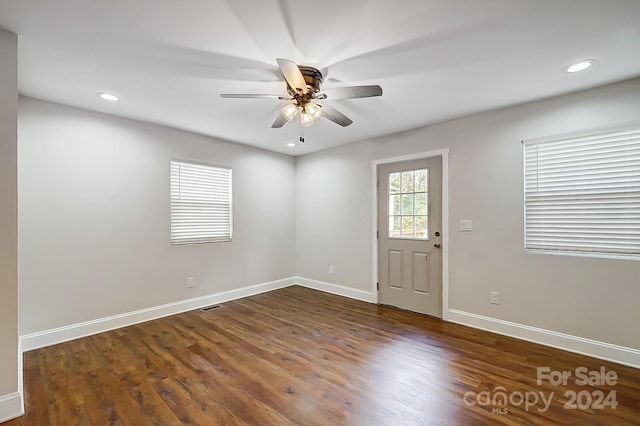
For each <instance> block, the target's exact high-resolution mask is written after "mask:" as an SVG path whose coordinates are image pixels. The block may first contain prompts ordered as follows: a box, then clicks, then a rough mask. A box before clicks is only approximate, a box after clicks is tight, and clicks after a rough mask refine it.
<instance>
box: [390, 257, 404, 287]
mask: <svg viewBox="0 0 640 426" xmlns="http://www.w3.org/2000/svg"><path fill="white" fill-rule="evenodd" d="M403 286H404V252H402V251H399V250H389V287H395V288H399V289H400V290H402V287H403Z"/></svg>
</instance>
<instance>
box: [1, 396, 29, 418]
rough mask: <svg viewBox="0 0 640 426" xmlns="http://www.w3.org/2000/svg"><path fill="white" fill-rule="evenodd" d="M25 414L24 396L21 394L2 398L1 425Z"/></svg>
mask: <svg viewBox="0 0 640 426" xmlns="http://www.w3.org/2000/svg"><path fill="white" fill-rule="evenodd" d="M23 414H24V408H23V405H22V395H21V394H20V393H19V392H14V393H10V394H8V395H4V396H0V423H2V422H6V421H9V420H11V419H15V418H16V417H20V416H22V415H23Z"/></svg>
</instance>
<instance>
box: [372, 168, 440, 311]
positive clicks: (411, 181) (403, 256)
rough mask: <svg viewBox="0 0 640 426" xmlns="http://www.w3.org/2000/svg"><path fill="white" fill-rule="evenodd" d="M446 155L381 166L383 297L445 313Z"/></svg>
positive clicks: (399, 304)
mask: <svg viewBox="0 0 640 426" xmlns="http://www.w3.org/2000/svg"><path fill="white" fill-rule="evenodd" d="M441 206H442V159H441V157H433V158H426V159H421V160H412V161H405V162H399V163H392V164H383V165H379V166H378V280H379V288H380V290H379V291H380V292H379V301H380V303H382V304H386V305H392V306H397V307H399V308H402V309H408V310H411V311H415V312H420V313H424V314H428V315H433V316H438V317H442V252H441V248H440V245H441V235H442V218H441V212H442V207H441Z"/></svg>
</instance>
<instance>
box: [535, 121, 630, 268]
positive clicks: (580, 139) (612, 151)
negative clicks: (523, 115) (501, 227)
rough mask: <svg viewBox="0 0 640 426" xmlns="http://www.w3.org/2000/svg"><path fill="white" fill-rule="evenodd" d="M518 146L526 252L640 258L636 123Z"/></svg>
mask: <svg viewBox="0 0 640 426" xmlns="http://www.w3.org/2000/svg"><path fill="white" fill-rule="evenodd" d="M523 143H524V185H525V188H524V195H525V247H526V248H527V249H532V250H544V251H549V252H565V253H566V252H570V253H582V254H595V255H631V256H638V255H640V122H634V123H628V124H625V125H618V126H609V127H606V128H600V129H595V130H591V131H588V132H581V133H575V134H571V135H562V136H556V137H550V138H543V139H536V140H530V141H524V142H523Z"/></svg>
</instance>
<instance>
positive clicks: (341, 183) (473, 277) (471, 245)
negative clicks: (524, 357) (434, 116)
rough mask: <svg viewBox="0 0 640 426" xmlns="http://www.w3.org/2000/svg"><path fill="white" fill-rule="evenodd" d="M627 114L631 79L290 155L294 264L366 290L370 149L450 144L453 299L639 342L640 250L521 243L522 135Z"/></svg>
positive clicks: (394, 151)
mask: <svg viewBox="0 0 640 426" xmlns="http://www.w3.org/2000/svg"><path fill="white" fill-rule="evenodd" d="M634 119H640V79H636V80H631V81H627V82H623V83H618V84H614V85H610V86H606V87H601V88H596V89H592V90H588V91H584V92H580V93H575V94H572V95H567V96H562V97H558V98H553V99H549V100H544V101H539V102H534V103H529V104H525V105H521V106H517V107H512V108H507V109H502V110H498V111H493V112H488V113H484V114H479V115H475V116H471V117H467V118H462V119H458V120H454V121H450V122H446V123H442V124H438V125H434V126H429V127H426V128H422V129H417V130H413V131H408V132H404V133H401V134H395V135H390V136H387V137H382V138H378V139H375V140H370V141H363V142H360V143H356V144H352V145H348V146H345V147H341V148H335V149H332V150H328V151H323V152H319V153H315V154H310V155H307V156H303V157H299V158H298V159H297V178H296V182H297V186H296V188H297V191H296V202H297V209H296V211H297V216H296V221H297V228H296V229H297V237H296V238H297V243H296V253H297V256H296V264H297V275H299V276H303V277H306V278H310V279H316V280H321V281H325V282H330V283H335V284H340V285H343V286H349V287H353V288H356V289H360V290H370V289H371V286H372V280H373V277H372V267H373V265H372V255H371V252H372V239H371V232H372V231H371V230H372V212H371V209H372V207H371V205H372V181H371V162H372V160H376V159H382V158H389V157H395V156H400V155H406V154H413V153H419V152H425V151H429V150H434V149H441V148H450V157H449V159H450V185H449V189H450V199H451V200H450V219H451V222H450V229H449V230H448V232H449V237H450V247H449V252H450V283H449V293H450V299H449V301H450V308H452V309H456V310H460V311H464V312H469V313H473V314H477V315H482V316H486V317H492V318H497V319H502V320H506V321H511V322H515V323H519V324H524V325H528V326H532V327H539V328H542V329H547V330H553V331H557V332H561V333H567V334H569V335H574V336H580V337H584V338H588V339H594V340H597V341H601V342H609V343H613V344H617V345H622V346H626V347H630V348H637V349H640V310H639V309H638V307H639V305H638V301H639V300H640V280H639V279H638V277H640V261H631V260H610V259H609V260H607V259H593V258H584V257H567V256H550V255H540V254H529V253H525V252H524V249H523V245H524V243H523V205H522V199H523V190H522V186H523V184H522V180H523V178H522V146H521V143H520V141H521V140H522V139H528V138H533V137H539V136H545V135H553V134H558V133H563V132H569V131H574V130H579V129H584V128H591V127H596V126H599V125H605V124H611V123H618V122H623V121H629V120H634ZM460 219H472V220H473V232H471V233H461V232H458V231H457V225H458V220H460ZM445 231H446V230H445ZM329 265H334V266H335V275H329V274H328V266H329ZM489 291H499V292H500V293H501V304H500V305H497V306H496V305H491V304H489V303H488V301H489Z"/></svg>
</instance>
